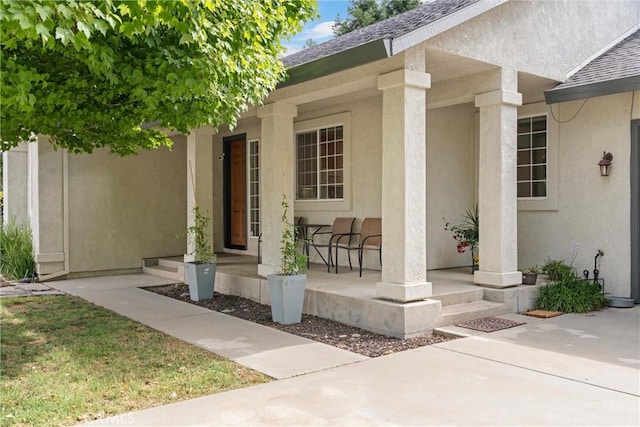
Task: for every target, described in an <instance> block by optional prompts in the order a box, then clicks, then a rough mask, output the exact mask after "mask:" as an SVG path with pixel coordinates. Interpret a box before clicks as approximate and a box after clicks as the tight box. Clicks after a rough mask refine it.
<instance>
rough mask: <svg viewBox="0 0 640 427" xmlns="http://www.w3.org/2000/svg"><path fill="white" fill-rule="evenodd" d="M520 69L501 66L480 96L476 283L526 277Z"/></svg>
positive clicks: (504, 283) (503, 283) (506, 283)
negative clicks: (495, 83) (519, 163)
mask: <svg viewBox="0 0 640 427" xmlns="http://www.w3.org/2000/svg"><path fill="white" fill-rule="evenodd" d="M516 91H517V72H516V70H514V69H503V70H502V83H501V88H500V89H498V90H495V91H492V92H488V93H483V94H480V95H477V96H476V102H475V103H476V107H479V108H480V161H479V162H480V167H479V176H478V215H479V218H480V230H479V242H480V245H479V246H480V247H479V249H480V252H479V257H480V268H479V270H478V271H476V272H475V274H474V278H473V279H474V282H475V283H477V284H481V285H486V286H489V287H498V288H502V287H509V286H515V285H518V284H520V283H521V282H522V273H521V272H519V271H517V270H518V233H517V231H518V230H517V223H518V204H517V192H516V155H517V145H516V142H517V119H518V109H517V107H518V106H519V105H522V95H521V94H520V93H517V92H516Z"/></svg>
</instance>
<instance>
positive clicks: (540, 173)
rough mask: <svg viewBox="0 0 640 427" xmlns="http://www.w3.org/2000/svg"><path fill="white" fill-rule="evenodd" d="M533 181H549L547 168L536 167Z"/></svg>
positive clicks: (532, 176) (533, 172)
mask: <svg viewBox="0 0 640 427" xmlns="http://www.w3.org/2000/svg"><path fill="white" fill-rule="evenodd" d="M531 179H533V180H535V181H541V180H545V179H547V167H546V166H534V167H533V170H532V173H531Z"/></svg>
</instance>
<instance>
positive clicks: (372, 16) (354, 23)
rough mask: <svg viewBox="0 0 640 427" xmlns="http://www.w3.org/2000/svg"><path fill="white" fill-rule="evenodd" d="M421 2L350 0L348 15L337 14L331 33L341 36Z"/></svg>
mask: <svg viewBox="0 0 640 427" xmlns="http://www.w3.org/2000/svg"><path fill="white" fill-rule="evenodd" d="M420 4H422V1H421V0H382V1H381V2H380V1H378V0H351V4H350V5H349V7H348V8H347V14H348V17H347V18H346V19H344V20H341V19H340V17H339V16H338V17H337V18H336V22H335V24H334V25H333V34H335V35H336V36H341V35H343V34H347V33H350V32H351V31H354V30H357V29H358V28H363V27H366V26H368V25H371V24H374V23H376V22H378V21H382V20H385V19H387V18H391V17H392V16H395V15H398V14H400V13H402V12H406V11H408V10H411V9H414V8H415V7H417V6H419V5H420Z"/></svg>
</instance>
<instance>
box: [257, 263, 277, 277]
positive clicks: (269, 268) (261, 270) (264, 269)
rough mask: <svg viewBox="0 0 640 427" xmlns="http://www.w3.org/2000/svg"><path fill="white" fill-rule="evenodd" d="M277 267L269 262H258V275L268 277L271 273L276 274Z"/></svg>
mask: <svg viewBox="0 0 640 427" xmlns="http://www.w3.org/2000/svg"><path fill="white" fill-rule="evenodd" d="M276 273H277V271H276V268H275V267H274V266H273V265H269V264H258V276H261V277H267V276H268V275H270V274H276Z"/></svg>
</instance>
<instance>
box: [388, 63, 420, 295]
mask: <svg viewBox="0 0 640 427" xmlns="http://www.w3.org/2000/svg"><path fill="white" fill-rule="evenodd" d="M406 55H411V56H412V57H410V58H408V59H407V60H406V61H405V64H406V66H407V68H405V69H401V70H397V71H394V72H391V73H388V74H384V75H381V76H379V77H378V89H380V90H382V91H383V95H382V99H383V101H382V105H383V106H382V235H383V236H382V239H383V241H384V251H383V253H382V281H381V282H379V283H378V284H377V295H378V297H379V298H383V299H388V300H393V301H399V302H410V301H419V300H423V299H425V298H427V297H429V296H430V295H431V293H432V289H431V283H428V282H427V255H426V254H427V252H426V224H425V217H424V215H425V210H426V170H425V165H426V91H425V89H428V88H429V87H430V86H431V76H430V75H429V74H427V73H424V72H423V71H424V52H423V51H414V52H407V53H406ZM410 68H413V69H410Z"/></svg>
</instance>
